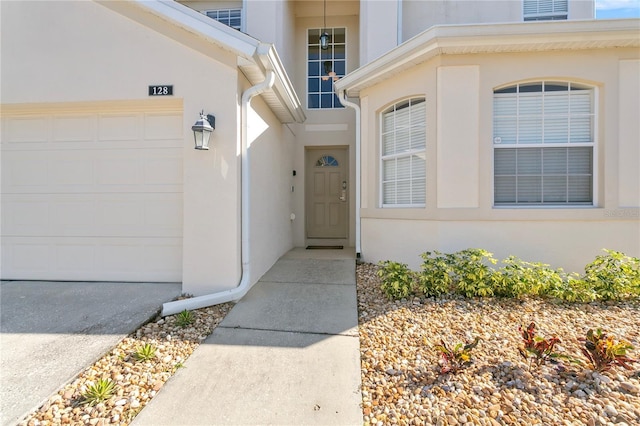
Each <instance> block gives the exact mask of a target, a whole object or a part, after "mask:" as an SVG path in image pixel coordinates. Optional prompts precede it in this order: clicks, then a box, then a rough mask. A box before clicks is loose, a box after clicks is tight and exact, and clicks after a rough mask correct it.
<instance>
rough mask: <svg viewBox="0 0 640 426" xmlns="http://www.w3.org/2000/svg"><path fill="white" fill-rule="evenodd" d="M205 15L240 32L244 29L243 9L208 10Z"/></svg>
mask: <svg viewBox="0 0 640 426" xmlns="http://www.w3.org/2000/svg"><path fill="white" fill-rule="evenodd" d="M204 14H205V15H207V16H208V17H209V18H212V19H215V20H216V21H218V22H221V23H223V24H225V25H227V26H229V27H231V28H235V29H236V30H238V31H241V29H242V9H217V10H206V11H204Z"/></svg>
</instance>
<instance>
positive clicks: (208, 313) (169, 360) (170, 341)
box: [19, 303, 233, 426]
mask: <svg viewBox="0 0 640 426" xmlns="http://www.w3.org/2000/svg"><path fill="white" fill-rule="evenodd" d="M232 306H233V305H232V304H230V303H225V304H223V305H217V306H213V307H209V308H204V309H198V310H195V311H192V312H193V316H194V322H193V323H192V324H191V325H188V326H186V327H180V326H179V325H177V324H176V316H175V315H172V316H167V317H165V318H157V319H156V320H155V321H153V322H150V323H148V324H146V325H144V326H143V327H141V328H139V329H138V330H137V331H136V332H134V333H132V334H131V335H129V336H127V337H126V338H125V339H123V340H122V341H121V342H120V343H119V344H118V345H117V346H116V347H115V348H114V349H113V350H112V351H111V352H109V353H108V354H106V355H105V356H103V357H102V358H101V359H99V360H98V361H97V362H96V363H95V364H93V365H92V366H91V367H89V368H87V369H86V370H85V371H84V372H82V373H81V374H80V375H79V376H78V377H77V378H76V379H75V380H74V381H73V382H72V383H70V384H67V385H65V386H64V387H63V388H62V389H60V391H59V392H58V393H57V394H56V395H54V396H53V397H52V398H50V399H49V401H48V402H47V403H45V404H44V405H43V406H42V407H40V409H38V410H37V411H35V412H34V413H31V414H29V415H28V416H27V417H26V418H25V419H24V420H22V421H21V422H20V423H19V425H20V426H25V425H27V426H40V425H42V426H44V425H65V424H72V425H98V426H103V425H109V424H116V425H128V424H129V423H130V422H131V421H132V420H133V418H134V417H135V416H136V414H138V412H139V411H140V410H141V409H142V408H143V407H144V406H145V405H146V404H147V403H148V402H149V401H150V400H151V399H152V398H153V397H154V396H155V395H156V393H157V392H158V391H159V390H160V388H162V386H163V385H164V383H165V382H166V381H167V379H169V377H171V376H172V375H173V374H174V373H175V371H176V370H177V369H178V368H181V367H182V365H183V363H184V361H185V360H186V359H187V358H188V357H189V356H190V355H191V353H192V352H193V351H194V350H195V348H196V347H198V345H199V344H200V343H201V342H202V341H204V339H206V338H207V336H208V335H209V334H211V332H212V331H213V330H214V329H215V328H216V326H217V325H218V324H219V323H220V321H222V319H223V318H224V317H225V315H226V314H227V313H228V312H229V310H230V309H231V307H232ZM146 343H150V344H152V345H154V346H155V347H156V348H157V351H156V356H155V358H154V359H153V360H151V361H144V362H143V361H138V360H136V359H135V357H134V354H135V352H136V350H137V349H138V348H139V347H141V346H143V345H144V344H146ZM78 349H79V350H82V348H78ZM107 378H109V379H111V380H113V381H114V382H115V384H116V389H115V395H114V396H113V397H112V398H110V399H108V400H106V401H105V402H103V403H99V404H97V405H95V406H93V407H92V406H88V405H84V404H82V399H83V398H82V394H83V392H84V391H85V390H86V389H87V387H88V386H90V385H91V384H92V383H95V382H96V381H97V380H99V379H107Z"/></svg>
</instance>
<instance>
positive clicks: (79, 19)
mask: <svg viewBox="0 0 640 426" xmlns="http://www.w3.org/2000/svg"><path fill="white" fill-rule="evenodd" d="M1 7H2V32H3V37H2V104H3V105H6V104H27V105H33V106H34V107H36V106H37V107H39V108H43V109H45V110H46V105H47V103H51V102H55V103H57V104H58V105H60V104H64V103H66V102H94V103H95V102H101V101H105V102H109V104H110V105H111V106H113V105H114V103H115V104H117V103H118V102H122V103H123V104H128V103H131V102H132V101H135V100H147V99H148V96H147V87H148V85H152V84H172V85H173V86H174V98H179V99H181V100H182V106H183V111H184V117H183V138H184V141H183V142H184V143H183V146H184V150H183V158H184V160H183V161H184V163H183V170H184V179H183V183H184V186H183V189H184V194H183V205H184V211H183V217H184V224H183V260H182V262H183V290H184V291H185V292H187V293H192V294H196V295H197V294H203V293H208V292H212V291H216V290H221V289H227V288H233V287H235V286H236V285H237V283H238V281H239V278H240V238H239V236H240V186H239V185H240V180H239V176H240V169H239V157H238V152H237V141H238V139H239V137H240V134H239V130H240V127H239V126H240V107H239V104H240V101H239V98H240V93H239V87H241V86H244V85H245V82H244V80H243V81H239V75H241V74H239V72H238V70H237V67H236V57H235V55H232V54H230V53H229V52H228V51H222V50H220V49H218V48H217V47H215V46H213V45H211V44H206V43H204V42H201V41H198V40H194V39H193V38H191V39H190V38H189V36H188V35H186V34H184V33H181V30H180V29H177V28H175V27H166V28H165V27H163V26H166V23H164V22H162V21H159V20H156V19H155V18H151V17H146V18H145V22H148V23H149V25H151V26H154V27H156V26H157V27H158V28H163V29H164V31H166V34H170V35H171V36H175V37H176V38H177V39H179V40H191V42H192V43H191V44H189V45H188V46H185V45H184V44H181V43H179V42H176V41H174V39H172V38H169V37H167V36H165V35H162V34H160V33H158V32H156V31H154V30H150V29H149V28H147V27H145V26H142V25H140V24H138V23H136V22H134V21H133V20H131V19H128V18H125V17H123V16H122V15H120V14H119V13H116V12H114V11H112V10H110V9H108V8H105V7H103V6H102V5H99V4H96V3H93V2H41V3H34V2H2V3H1ZM147 19H148V21H147ZM27 23H28V24H27ZM34 26H35V27H37V28H38V31H37V32H34V31H32V29H33V28H34ZM205 53H206V54H205ZM213 58H215V59H213ZM253 104H254V107H255V108H256V111H258V113H255V114H252V115H251V117H252V119H253V121H254V122H255V123H256V126H258V127H260V126H263V124H261V123H266V124H265V125H266V126H267V127H266V130H264V131H263V132H261V133H260V134H255V141H254V143H253V145H252V150H253V151H255V152H257V154H256V155H255V156H254V158H255V160H254V161H253V162H252V164H253V166H254V182H255V186H256V193H255V197H256V198H255V200H254V210H253V213H254V214H253V215H252V220H253V221H254V225H255V226H254V228H269V229H262V230H258V231H257V232H256V233H255V234H254V237H253V240H252V241H253V243H254V244H255V246H256V249H255V250H254V253H255V254H256V262H255V265H256V271H257V274H259V275H261V274H262V273H263V272H264V271H265V270H266V269H267V268H268V267H269V266H271V264H272V263H273V262H274V261H275V259H277V257H278V256H279V255H280V254H281V253H282V252H284V251H285V250H286V249H288V248H289V247H290V246H291V238H290V229H289V227H290V221H289V210H290V206H289V200H288V198H287V196H288V186H289V179H288V177H287V178H285V176H286V175H287V173H288V171H290V168H291V165H290V161H291V160H290V154H287V153H288V152H291V147H290V145H291V137H290V136H289V134H288V133H286V132H285V129H284V128H283V127H282V126H281V125H280V123H279V122H278V120H276V119H275V117H274V116H273V115H272V114H271V112H270V111H269V110H268V108H266V106H265V105H264V104H263V103H262V101H261V100H260V99H257V100H254V103H253ZM202 109H204V111H205V112H206V113H210V114H213V115H215V116H216V129H215V131H214V133H213V135H212V140H211V143H210V145H211V149H210V150H209V151H196V150H194V149H193V133H192V131H191V126H192V125H193V123H194V122H195V121H196V119H197V118H198V116H199V115H198V113H199V112H200V110H202ZM263 161H264V162H263ZM266 194H272V195H273V196H274V197H275V200H265V199H264V198H265V197H266ZM267 201H268V202H267ZM264 223H270V224H271V225H270V227H264V226H263V224H264ZM259 275H258V276H256V277H255V279H256V280H257V279H258V278H259Z"/></svg>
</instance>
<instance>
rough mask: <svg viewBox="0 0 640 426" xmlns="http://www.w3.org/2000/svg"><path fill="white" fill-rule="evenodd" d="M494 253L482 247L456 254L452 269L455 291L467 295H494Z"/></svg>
mask: <svg viewBox="0 0 640 426" xmlns="http://www.w3.org/2000/svg"><path fill="white" fill-rule="evenodd" d="M496 262H497V261H496V260H495V259H494V258H493V254H492V253H489V252H488V251H486V250H482V249H466V250H462V251H459V252H457V253H455V254H454V257H453V262H452V265H451V271H452V273H453V277H454V281H455V291H456V292H457V293H459V294H462V295H464V296H465V297H476V296H482V297H487V296H493V295H494V291H493V280H494V278H493V274H494V273H495V271H494V270H493V269H492V268H491V267H489V265H488V264H492V265H495V264H496Z"/></svg>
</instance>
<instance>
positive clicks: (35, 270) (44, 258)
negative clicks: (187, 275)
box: [2, 237, 182, 282]
mask: <svg viewBox="0 0 640 426" xmlns="http://www.w3.org/2000/svg"><path fill="white" fill-rule="evenodd" d="M2 265H3V270H2V274H3V279H26V280H74V281H78V280H81V281H157V282H179V281H181V279H182V239H181V238H161V239H156V238H148V239H137V238H101V239H89V238H74V237H58V238H41V237H34V238H26V239H25V238H19V239H17V238H12V237H7V238H3V241H2ZM5 265H8V266H9V268H6V267H5Z"/></svg>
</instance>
